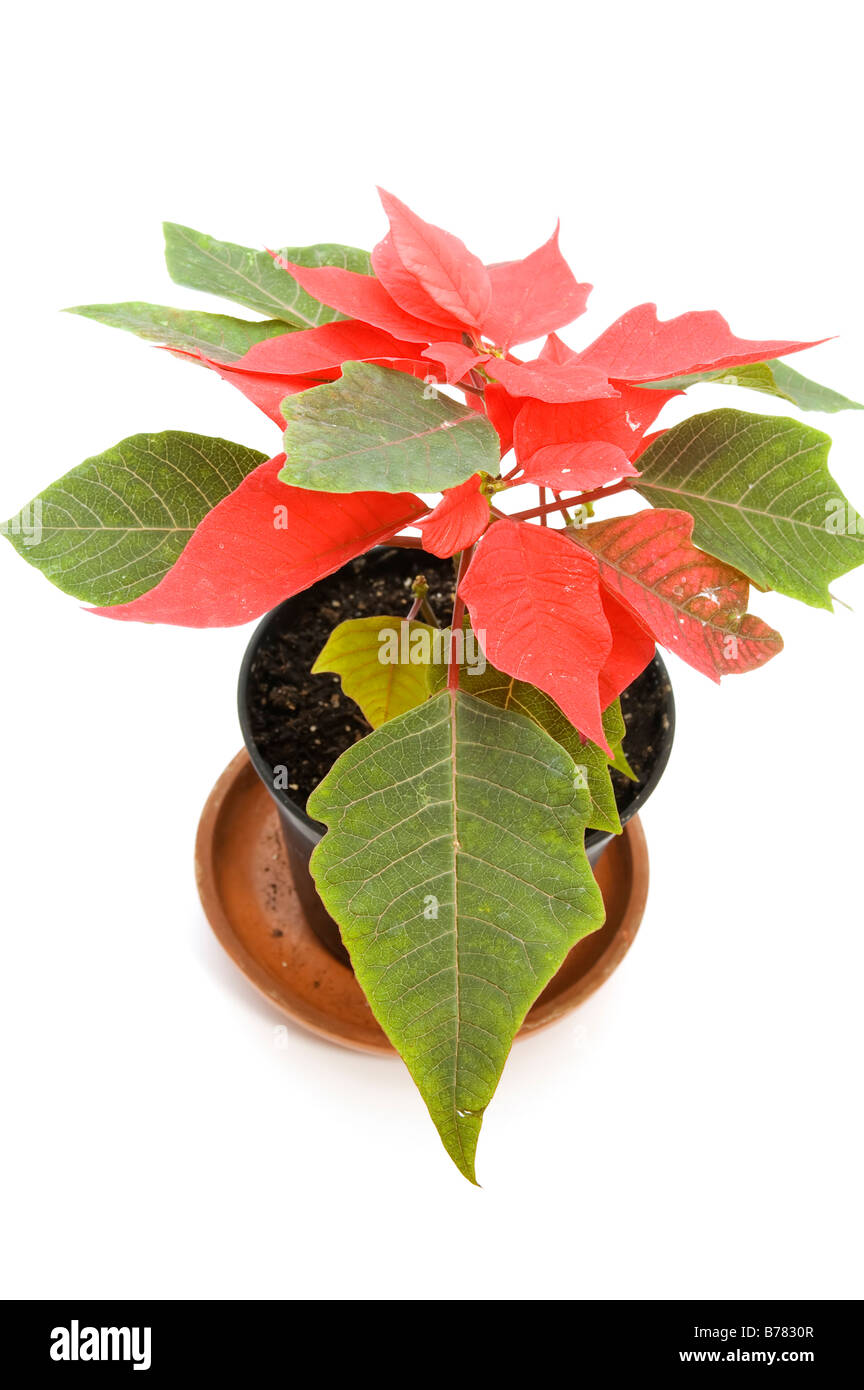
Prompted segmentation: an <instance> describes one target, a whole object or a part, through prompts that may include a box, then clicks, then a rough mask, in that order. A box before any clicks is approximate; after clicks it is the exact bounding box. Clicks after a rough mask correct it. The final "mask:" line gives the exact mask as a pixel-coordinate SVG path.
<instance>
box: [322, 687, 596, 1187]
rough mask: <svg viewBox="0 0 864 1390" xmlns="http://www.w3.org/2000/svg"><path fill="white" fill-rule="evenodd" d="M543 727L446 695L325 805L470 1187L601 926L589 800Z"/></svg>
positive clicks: (438, 1120) (384, 1006) (339, 768)
mask: <svg viewBox="0 0 864 1390" xmlns="http://www.w3.org/2000/svg"><path fill="white" fill-rule="evenodd" d="M576 781H577V778H576V769H575V767H574V764H573V760H572V759H571V758H570V757H568V755H567V754H566V753H565V752H564V750H563V748H561V747H560V745H559V744H557V743H556V742H555V740H554V739H553V738H550V736H549V735H548V734H546V733H544V732H543V730H541V729H539V728H538V727H537V725H536V724H534V723H533V722H532V721H531V720H530V719H526V718H524V717H523V716H522V715H519V714H514V713H513V711H512V710H499V709H495V708H494V707H493V706H492V705H489V704H487V703H486V702H485V701H483V700H478V699H476V698H475V697H474V696H473V695H467V694H465V692H464V691H459V692H454V691H449V690H447V691H443V692H442V693H441V694H439V695H435V696H434V697H433V698H432V699H431V700H427V701H426V702H425V704H422V705H420V706H418V708H417V709H413V710H409V712H408V713H407V714H403V715H400V716H399V718H398V719H392V720H391V721H390V722H389V723H387V724H384V725H382V727H381V728H380V729H376V731H375V732H374V733H372V734H369V736H368V737H367V738H365V739H362V740H361V741H360V742H359V743H356V744H354V746H353V747H352V748H349V749H348V751H347V752H346V753H343V754H342V756H341V758H340V759H339V760H338V762H337V763H336V764H335V766H334V767H333V768H332V770H331V771H330V772H329V773H328V775H327V776H326V777H325V779H324V781H323V782H321V783H320V784H319V786H318V787H317V788H316V790H315V791H314V792H313V793H312V796H311V797H310V798H309V806H308V810H309V814H310V815H311V816H314V817H315V818H316V819H318V820H321V821H324V822H325V823H326V824H327V825H328V827H329V829H328V831H327V834H326V835H325V836H324V838H323V839H322V841H321V843H320V844H319V845H318V847H317V849H316V850H315V852H314V854H313V856H312V871H313V874H314V876H315V880H316V883H317V885H318V891H319V893H320V894H321V896H322V898H323V899H324V903H325V905H326V907H327V910H328V912H330V913H331V914H332V916H333V917H335V919H336V921H337V922H338V923H339V925H340V927H341V929H342V938H343V940H344V942H345V945H346V946H347V948H348V950H349V952H350V954H351V961H352V964H353V966H354V970H355V972H356V975H357V979H358V980H359V982H360V986H361V988H362V989H363V992H364V994H365V995H366V998H367V1000H368V1001H369V1004H370V1006H371V1008H372V1012H373V1013H374V1015H375V1017H376V1018H377V1019H378V1022H379V1023H380V1024H381V1026H382V1028H383V1029H384V1031H385V1032H386V1034H387V1036H388V1037H389V1038H390V1040H391V1042H392V1043H393V1045H394V1046H395V1047H396V1048H397V1049H398V1051H399V1052H400V1053H401V1054H402V1057H403V1058H404V1060H405V1063H406V1065H407V1067H408V1070H409V1071H410V1072H411V1075H412V1077H413V1078H414V1081H415V1082H416V1084H417V1086H418V1088H419V1090H420V1092H421V1094H422V1096H423V1099H424V1100H425V1102H426V1104H427V1106H428V1107H429V1113H430V1114H431V1116H432V1119H433V1120H434V1122H435V1124H436V1126H437V1127H438V1132H439V1134H440V1135H441V1139H442V1140H443V1143H444V1147H445V1148H446V1149H447V1152H448V1153H449V1154H450V1156H451V1158H452V1159H453V1161H454V1163H456V1165H457V1167H458V1168H459V1169H460V1171H461V1172H462V1173H464V1175H465V1176H466V1177H467V1178H469V1179H470V1180H471V1181H472V1182H474V1181H476V1179H475V1177H474V1151H475V1148H476V1145H477V1136H478V1134H479V1131H480V1125H481V1123H482V1119H483V1112H484V1111H485V1109H486V1107H487V1105H488V1104H489V1101H490V1100H491V1099H492V1095H493V1093H494V1091H495V1087H496V1086H497V1084H498V1078H499V1077H500V1075H501V1070H502V1068H503V1066H504V1062H505V1060H506V1058H507V1054H508V1052H509V1051H510V1045H511V1043H512V1040H513V1038H514V1036H515V1034H516V1032H517V1031H518V1029H519V1027H520V1025H521V1023H522V1020H523V1019H524V1017H525V1014H526V1013H527V1012H528V1009H529V1008H530V1006H531V1004H532V1003H533V1001H534V1000H535V999H536V998H537V995H538V994H539V993H540V992H541V990H542V989H544V987H545V986H546V984H548V982H549V980H551V978H552V976H553V975H554V974H555V972H556V971H557V970H558V968H559V967H560V965H561V963H562V961H563V960H564V958H565V956H566V955H567V952H568V951H569V950H570V948H571V947H572V946H573V945H575V943H576V942H577V941H578V940H579V939H580V938H581V937H583V936H585V935H587V934H588V933H589V932H592V931H594V930H596V928H597V927H599V926H600V924H601V923H602V921H603V902H602V899H601V897H600V894H599V892H598V890H597V886H596V884H595V883H594V880H593V877H592V875H591V870H590V867H589V865H588V861H587V859H586V857H585V852H584V848H583V836H584V830H585V824H586V821H587V818H588V797H587V793H586V792H584V791H582V790H580V789H579V788H578V786H577V785H576Z"/></svg>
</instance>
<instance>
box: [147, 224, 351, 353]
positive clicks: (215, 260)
mask: <svg viewBox="0 0 864 1390" xmlns="http://www.w3.org/2000/svg"><path fill="white" fill-rule="evenodd" d="M164 230H165V260H166V263H167V266H168V273H169V274H170V276H171V278H172V280H174V281H175V282H176V283H177V284H178V285H186V286H187V287H188V288H189V289H193V290H203V291H204V292H205V293H207V294H216V295H221V297H222V298H223V299H230V300H232V301H233V303H235V304H243V305H245V306H246V308H247V309H252V310H253V311H254V312H255V313H258V314H264V315H266V316H267V317H268V318H275V319H282V320H284V322H285V323H287V324H289V325H290V326H291V327H294V328H315V327H316V326H317V325H318V324H320V323H332V322H334V321H335V320H336V319H341V318H343V317H344V315H343V314H340V313H338V312H337V311H336V310H335V309H330V308H328V307H327V306H326V305H324V304H319V303H318V301H317V300H316V299H313V298H312V296H311V295H310V294H307V293H306V291H305V290H303V289H301V288H300V286H299V285H298V284H297V281H296V280H295V279H294V277H293V276H292V275H290V274H289V273H288V271H287V270H282V269H281V268H280V267H279V266H278V265H276V264H275V263H274V261H273V258H272V256H271V255H270V254H269V253H268V252H267V251H255V250H253V249H252V248H251V247H248V246H237V245H236V244H235V243H234V242H230V241H217V239H216V238H215V237H211V236H207V235H206V234H205V233H204V232H196V231H194V230H193V228H192V227H183V226H180V225H179V224H178V223H175V222H166V223H165V224H164ZM278 254H279V255H280V256H282V257H284V259H285V260H288V261H291V262H293V264H295V265H304V266H322V265H336V266H342V267H343V268H344V269H346V270H354V271H357V272H358V273H359V274H361V275H369V274H371V270H372V263H371V260H370V258H369V255H368V253H367V252H366V251H360V250H358V249H357V248H356V247H353V246H338V245H333V244H329V243H325V244H322V245H320V246H286V247H283V248H281V249H280V251H279V253H278Z"/></svg>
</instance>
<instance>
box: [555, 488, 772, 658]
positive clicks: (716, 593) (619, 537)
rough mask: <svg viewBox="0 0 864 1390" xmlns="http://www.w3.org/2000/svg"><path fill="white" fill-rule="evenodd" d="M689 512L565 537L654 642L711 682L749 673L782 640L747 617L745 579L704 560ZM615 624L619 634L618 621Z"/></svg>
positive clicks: (614, 522) (617, 522)
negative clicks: (588, 556)
mask: <svg viewBox="0 0 864 1390" xmlns="http://www.w3.org/2000/svg"><path fill="white" fill-rule="evenodd" d="M692 531H693V518H692V517H691V516H688V515H687V513H686V512H679V511H672V510H665V509H659V510H651V511H645V512H637V513H636V515H635V516H622V517H614V518H613V519H611V520H610V521H595V522H592V523H590V524H589V525H588V526H583V527H581V528H580V529H579V530H575V531H570V532H568V534H569V535H571V536H572V537H573V539H574V540H575V541H577V542H578V543H579V544H580V545H584V546H588V547H589V548H590V550H591V551H592V553H593V554H594V555H596V557H597V559H598V560H599V562H600V574H601V577H602V579H603V582H604V585H606V586H607V588H608V589H609V590H611V591H612V592H613V593H615V594H616V595H618V596H619V598H621V599H623V600H624V602H625V604H626V605H629V607H630V608H631V609H632V610H633V611H635V612H636V613H637V614H638V615H639V617H640V618H641V620H642V622H643V623H645V624H646V625H647V626H648V627H649V628H650V630H651V632H653V634H654V636H655V637H656V638H657V641H658V642H660V643H662V645H663V646H664V647H668V649H669V650H670V651H674V652H676V653H677V655H678V656H680V657H682V658H683V660H684V661H686V662H688V663H689V664H690V665H691V666H695V668H696V670H697V671H702V672H703V673H704V674H705V675H706V676H710V677H711V679H712V680H715V681H719V679H720V677H721V676H725V675H734V674H736V673H738V672H742V671H751V670H753V669H755V667H757V666H762V665H763V664H764V663H765V662H766V661H769V660H770V658H771V657H772V656H776V654H777V652H779V651H780V650H781V648H782V646H783V641H782V638H781V637H780V635H779V633H777V632H774V631H772V629H771V628H770V627H768V626H767V625H766V624H765V623H763V622H762V620H761V619H760V618H757V617H755V616H754V615H753V614H752V613H748V612H747V600H748V598H749V594H750V585H749V583H748V582H747V580H746V579H745V577H744V575H743V574H740V573H739V572H738V570H735V569H732V568H731V566H729V565H724V564H722V563H721V562H720V561H719V560H715V559H714V557H713V556H712V555H706V554H705V552H704V551H703V550H699V549H697V547H696V546H695V545H693V543H692V541H691V539H690V537H691V534H692ZM610 624H611V625H612V628H613V632H614V630H615V623H614V619H613V618H612V617H611V615H610Z"/></svg>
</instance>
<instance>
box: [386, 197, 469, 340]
mask: <svg viewBox="0 0 864 1390" xmlns="http://www.w3.org/2000/svg"><path fill="white" fill-rule="evenodd" d="M378 192H379V194H380V197H381V202H382V204H383V206H384V211H385V212H386V214H387V216H388V218H389V219H390V239H391V244H392V247H393V251H394V252H395V253H396V255H397V256H398V258H399V260H400V262H401V264H402V267H403V269H404V270H405V271H407V272H408V274H409V275H412V276H413V277H414V279H415V280H416V281H417V283H418V285H419V286H420V288H421V290H423V292H424V294H425V295H427V296H428V297H429V299H431V300H433V301H434V303H435V304H437V305H438V307H439V308H440V309H443V310H444V313H445V314H447V315H450V316H451V317H452V318H453V319H455V321H456V322H457V323H459V324H463V325H464V326H465V327H466V328H476V329H480V328H482V325H483V322H484V319H485V317H486V314H487V312H488V310H489V306H490V304H491V301H492V282H491V281H490V279H489V272H488V271H487V270H486V267H485V266H484V265H483V262H482V261H480V260H478V258H477V257H476V256H474V255H472V253H471V252H470V251H469V250H468V247H467V246H466V245H465V243H464V242H462V241H460V240H459V238H458V237H455V236H453V235H452V233H451V232H445V231H442V230H441V228H440V227H434V226H433V225H432V223H431V222H424V221H423V219H422V217H418V216H417V214H416V213H415V212H412V211H411V209H410V208H409V207H406V205H405V204H404V203H402V202H400V200H399V199H398V198H394V196H393V194H392V193H387V192H386V191H385V190H384V189H383V188H379V190H378Z"/></svg>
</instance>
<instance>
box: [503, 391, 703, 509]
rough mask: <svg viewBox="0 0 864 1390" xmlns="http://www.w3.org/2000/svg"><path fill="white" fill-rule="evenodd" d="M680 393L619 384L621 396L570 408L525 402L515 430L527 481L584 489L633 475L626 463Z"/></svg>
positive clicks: (585, 402) (517, 456) (518, 451)
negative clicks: (670, 401) (600, 446)
mask: <svg viewBox="0 0 864 1390" xmlns="http://www.w3.org/2000/svg"><path fill="white" fill-rule="evenodd" d="M676 394H677V393H676V392H674V391H643V390H640V389H639V388H638V387H633V386H624V385H619V387H618V395H617V396H613V397H612V398H611V399H609V400H598V401H583V402H580V403H576V404H572V405H553V404H548V403H546V402H543V401H536V400H530V401H526V402H525V403H524V405H523V406H522V408H521V410H520V411H519V414H518V416H517V418H516V425H515V429H514V445H515V448H516V458H517V460H518V462H519V463H520V464H521V466H522V469H523V479H524V481H526V482H536V483H544V484H547V485H548V486H550V487H559V488H569V489H584V488H593V487H599V486H600V484H601V483H605V482H610V481H611V480H612V479H613V478H617V477H621V476H623V475H625V474H628V473H635V471H636V470H635V469H634V468H632V467H630V466H629V465H628V460H629V459H631V458H632V457H633V455H634V454H635V453H636V452H637V450H638V447H639V443H640V441H641V439H642V436H643V434H644V432H645V430H646V429H647V428H648V426H649V425H651V424H653V422H654V421H655V420H656V418H657V416H658V415H659V413H660V411H661V410H662V409H663V406H664V405H665V404H666V402H667V401H668V400H671V399H672V397H673V396H674V395H676ZM597 445H606V446H608V447H607V448H606V449H600V448H598V447H595V446H597Z"/></svg>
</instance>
